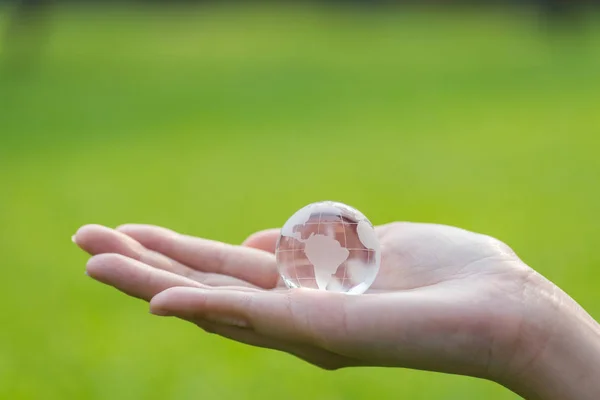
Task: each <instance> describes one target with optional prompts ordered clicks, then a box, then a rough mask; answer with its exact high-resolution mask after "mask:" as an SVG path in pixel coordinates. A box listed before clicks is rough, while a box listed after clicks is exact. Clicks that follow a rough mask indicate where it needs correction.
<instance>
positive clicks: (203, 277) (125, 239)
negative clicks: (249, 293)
mask: <svg viewBox="0 0 600 400" xmlns="http://www.w3.org/2000/svg"><path fill="white" fill-rule="evenodd" d="M73 240H74V242H75V243H76V244H77V245H78V246H79V247H81V248H82V249H83V250H84V251H86V252H88V253H89V254H91V255H96V254H104V253H115V254H122V255H124V256H125V257H129V258H133V259H134V260H138V261H141V262H143V263H144V264H147V265H150V266H152V267H155V268H158V269H162V270H165V271H169V272H172V273H174V274H177V275H181V276H183V277H186V278H189V279H192V280H195V281H198V282H201V283H204V284H206V285H214V286H224V285H225V286H253V285H251V284H249V283H248V282H245V281H242V280H240V279H237V278H233V277H230V276H226V275H221V274H215V273H207V272H202V271H198V270H195V269H193V268H189V267H188V266H186V265H183V264H181V263H180V262H178V261H176V260H173V259H171V258H169V257H167V256H165V255H163V254H161V253H158V252H156V251H153V250H149V249H147V248H145V247H144V246H143V245H141V244H140V243H139V242H138V241H137V240H135V239H133V238H132V237H130V236H128V235H126V234H124V233H121V232H118V231H116V230H114V229H110V228H107V227H105V226H101V225H86V226H83V227H82V228H80V229H79V230H78V231H77V233H76V234H75V236H74V237H73Z"/></svg>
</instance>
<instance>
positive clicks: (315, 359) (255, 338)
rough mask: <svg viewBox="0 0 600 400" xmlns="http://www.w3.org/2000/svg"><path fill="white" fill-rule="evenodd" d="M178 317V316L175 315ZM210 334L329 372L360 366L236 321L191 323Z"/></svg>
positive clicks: (355, 361) (352, 361) (344, 358)
mask: <svg viewBox="0 0 600 400" xmlns="http://www.w3.org/2000/svg"><path fill="white" fill-rule="evenodd" d="M174 316H175V317H177V315H174ZM190 322H192V323H195V324H196V325H198V326H199V327H200V328H202V329H204V330H205V331H207V332H209V333H214V334H217V335H219V336H222V337H224V338H227V339H231V340H235V341H236V342H240V343H243V344H247V345H250V346H255V347H261V348H265V349H272V350H276V351H281V352H284V353H288V354H291V355H293V356H296V357H298V358H300V359H302V360H304V361H306V362H309V363H311V364H313V365H316V366H318V367H321V368H323V369H327V370H335V369H339V368H343V367H349V366H358V365H360V363H359V362H358V360H354V359H351V358H348V357H344V356H340V355H338V354H334V353H331V352H329V351H326V350H321V349H318V348H315V347H312V346H306V345H299V344H295V343H291V342H289V341H282V340H274V339H271V338H269V337H266V336H264V335H260V334H258V333H256V332H255V331H253V330H251V329H247V328H245V327H243V326H242V327H240V326H238V324H239V322H236V321H221V322H213V321H207V320H201V321H190Z"/></svg>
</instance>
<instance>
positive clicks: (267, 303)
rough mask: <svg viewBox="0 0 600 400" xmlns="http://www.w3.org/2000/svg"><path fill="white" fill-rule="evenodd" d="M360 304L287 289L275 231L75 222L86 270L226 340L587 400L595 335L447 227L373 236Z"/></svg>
mask: <svg viewBox="0 0 600 400" xmlns="http://www.w3.org/2000/svg"><path fill="white" fill-rule="evenodd" d="M376 231H377V234H378V237H379V240H380V242H381V245H382V265H381V269H380V272H379V274H378V277H377V279H376V281H375V282H374V284H373V285H372V287H371V288H370V290H369V291H368V292H367V294H365V295H360V296H352V295H345V294H339V293H329V292H322V291H316V290H308V289H294V290H288V289H286V288H285V287H284V285H283V284H282V282H281V280H280V279H279V275H278V273H277V268H276V262H275V256H274V254H273V253H274V250H275V243H276V240H277V237H278V232H279V231H278V230H276V229H273V230H267V231H261V232H257V233H255V234H253V235H251V236H250V237H249V238H248V239H247V240H246V241H245V242H244V243H243V244H242V245H240V246H237V245H230V244H225V243H221V242H215V241H211V240H207V239H201V238H194V237H190V236H186V235H182V234H179V233H176V232H173V231H171V230H168V229H165V228H161V227H156V226H149V225H124V226H121V227H118V228H117V229H110V228H107V227H103V226H99V225H87V226H84V227H82V228H81V229H79V231H78V232H77V233H76V235H75V236H74V237H73V241H74V242H75V243H76V244H77V245H78V246H79V247H81V248H82V249H83V250H85V251H86V252H88V253H89V254H90V255H91V256H92V257H91V258H90V259H89V261H88V263H87V274H88V275H89V276H90V277H92V278H94V279H96V280H98V281H100V282H102V283H105V284H107V285H110V286H113V287H115V288H116V289H118V290H120V291H122V292H124V293H126V294H128V295H130V296H133V297H137V298H140V299H143V300H146V301H149V302H150V311H151V312H152V313H153V314H155V315H159V316H171V317H177V318H181V319H184V320H187V321H189V322H191V323H193V324H195V325H197V326H199V327H200V328H202V329H203V330H205V331H207V332H209V333H214V334H217V335H220V336H223V337H225V338H228V339H232V340H236V341H238V342H242V343H246V344H249V345H252V346H259V347H264V348H269V349H275V350H279V351H283V352H286V353H289V354H292V355H294V356H296V357H299V358H301V359H303V360H305V361H307V362H309V363H312V364H314V365H316V366H318V367H321V368H325V369H330V370H335V369H339V368H344V367H353V366H386V367H402V368H413V369H422V370H430V371H439V372H445V373H452V374H461V375H469V376H475V377H480V378H483V379H489V380H492V381H495V382H497V383H499V384H501V385H504V386H505V387H507V388H509V389H510V390H513V391H514V392H516V393H518V394H520V395H522V396H524V397H526V398H528V399H541V400H554V399H557V400H558V399H561V400H564V399H578V400H580V399H583V400H586V399H598V398H600V383H598V379H597V377H599V376H600V326H599V325H598V323H597V322H596V321H594V319H593V318H592V317H591V316H589V315H588V314H587V313H586V312H585V311H584V310H583V309H582V308H581V307H580V306H579V305H578V304H577V303H576V302H575V301H574V300H572V299H571V298H570V297H569V296H568V295H567V294H565V293H564V292H562V291H561V290H560V289H559V288H558V287H557V286H555V285H554V284H552V283H551V282H549V281H548V280H546V279H545V278H544V277H542V276H541V275H540V274H538V273H537V272H535V271H534V270H533V269H531V268H530V267H528V266H527V265H526V264H525V263H523V261H521V260H520V259H519V257H517V255H516V254H515V253H514V252H513V251H512V250H511V249H510V248H509V247H508V246H507V245H505V244H504V243H502V242H500V241H498V240H497V239H494V238H491V237H489V236H486V235H481V234H477V233H473V232H468V231H465V230H462V229H459V228H454V227H449V226H443V225H434V224H416V223H392V224H388V225H383V226H380V227H377V228H376Z"/></svg>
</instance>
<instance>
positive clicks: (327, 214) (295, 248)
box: [275, 201, 381, 294]
mask: <svg viewBox="0 0 600 400" xmlns="http://www.w3.org/2000/svg"><path fill="white" fill-rule="evenodd" d="M275 254H276V256H277V266H278V268H279V273H280V274H281V277H282V278H283V280H284V282H285V283H286V285H287V286H288V287H290V288H299V287H305V288H312V289H320V290H327V291H332V292H342V293H351V294H361V293H364V292H365V291H366V290H367V289H368V288H369V286H371V284H372V283H373V281H374V280H375V277H376V276H377V272H378V271H379V264H380V262H381V248H380V245H379V240H378V239H377V235H376V233H375V230H374V229H373V225H372V224H371V222H369V220H368V219H367V217H365V216H364V215H363V214H362V213H361V212H360V211H358V210H356V209H354V208H352V207H350V206H347V205H345V204H342V203H337V202H333V201H324V202H320V203H313V204H309V205H308V206H306V207H304V208H302V209H300V210H298V211H297V212H296V213H295V214H294V215H292V216H291V217H290V219H288V221H287V222H286V223H285V225H283V228H282V229H281V235H280V236H279V240H278V241H277V249H276V252H275Z"/></svg>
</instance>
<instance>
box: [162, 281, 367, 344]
mask: <svg viewBox="0 0 600 400" xmlns="http://www.w3.org/2000/svg"><path fill="white" fill-rule="evenodd" d="M359 297H361V296H350V295H344V294H339V293H328V292H321V291H316V290H310V289H294V290H285V291H284V290H282V291H263V290H258V289H251V288H225V287H223V288H206V289H204V288H202V289H196V288H186V287H175V288H170V289H167V290H165V291H163V292H161V293H159V294H158V295H156V296H155V297H154V298H153V299H152V300H151V302H150V311H151V312H152V313H153V314H156V315H164V316H175V317H179V318H182V319H185V320H188V321H191V322H195V323H198V322H199V321H210V322H217V323H222V324H229V325H234V326H238V327H244V328H248V329H252V330H254V331H255V332H257V333H259V334H262V335H264V336H267V337H271V338H273V339H278V340H285V341H293V342H296V343H304V344H311V345H316V346H318V347H321V348H324V349H328V350H334V349H333V348H332V347H336V346H335V344H336V343H338V344H339V343H340V342H341V341H343V339H344V338H346V339H348V338H347V336H348V335H347V333H348V332H347V328H348V325H347V322H348V321H347V315H346V312H347V308H348V307H349V306H350V303H355V302H357V301H358V300H360V299H359Z"/></svg>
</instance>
